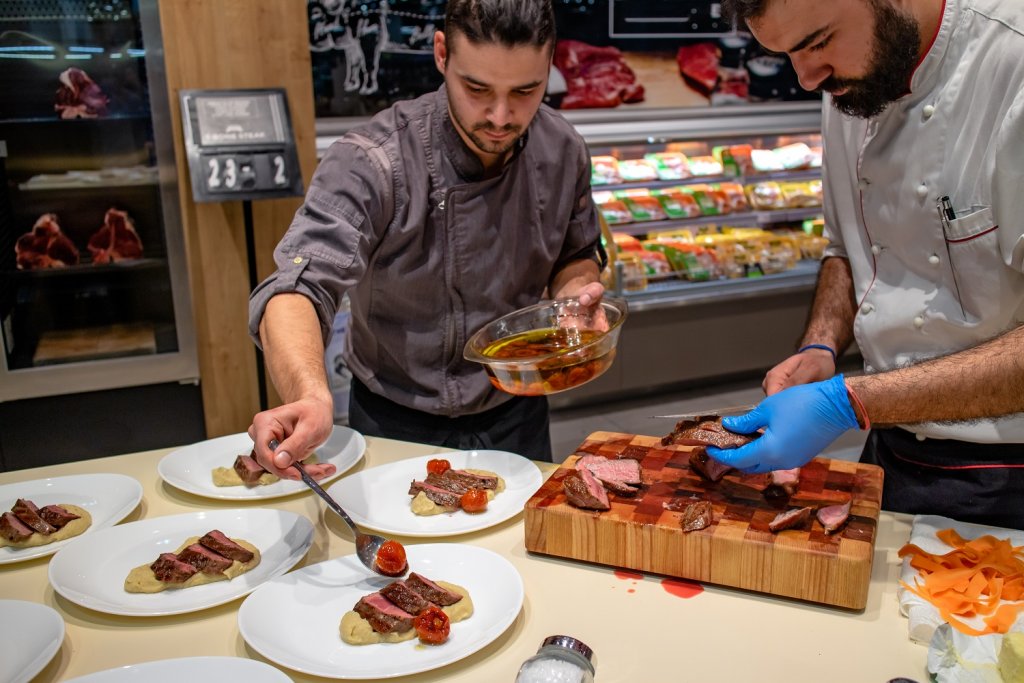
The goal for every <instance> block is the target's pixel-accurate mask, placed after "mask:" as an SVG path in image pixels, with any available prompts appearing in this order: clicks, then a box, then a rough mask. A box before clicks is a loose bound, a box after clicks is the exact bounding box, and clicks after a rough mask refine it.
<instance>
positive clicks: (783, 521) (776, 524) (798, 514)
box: [768, 507, 811, 533]
mask: <svg viewBox="0 0 1024 683" xmlns="http://www.w3.org/2000/svg"><path fill="white" fill-rule="evenodd" d="M810 518H811V508H809V507H805V508H793V509H791V510H786V511H785V512H780V513H779V514H777V515H775V519H773V520H772V521H770V522H768V528H769V529H771V530H772V532H774V533H778V532H780V531H782V530H784V529H797V528H800V527H803V526H804V525H806V524H807V520H809V519H810Z"/></svg>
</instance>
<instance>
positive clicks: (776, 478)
mask: <svg viewBox="0 0 1024 683" xmlns="http://www.w3.org/2000/svg"><path fill="white" fill-rule="evenodd" d="M799 486H800V468H799V467H795V468H793V469H791V470H772V471H771V472H769V473H768V487H767V488H766V489H765V490H764V495H766V496H768V497H769V498H787V497H789V496H792V495H793V494H794V493H796V490H797V487H799Z"/></svg>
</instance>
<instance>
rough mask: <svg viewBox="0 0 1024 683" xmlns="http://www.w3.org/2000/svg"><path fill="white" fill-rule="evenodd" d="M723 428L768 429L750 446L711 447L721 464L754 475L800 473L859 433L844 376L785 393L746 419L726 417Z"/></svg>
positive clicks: (763, 403)
mask: <svg viewBox="0 0 1024 683" xmlns="http://www.w3.org/2000/svg"><path fill="white" fill-rule="evenodd" d="M722 426H723V427H725V428H726V429H728V430H730V431H733V432H737V433H739V434H752V433H753V432H756V431H757V430H758V429H761V428H764V434H763V435H762V436H761V437H760V438H759V439H756V440H754V441H752V442H751V443H749V444H747V445H746V446H740V447H739V448H729V449H721V448H715V447H713V446H709V447H708V455H709V456H711V457H712V458H714V459H715V460H717V461H719V462H721V463H723V464H725V465H731V466H733V467H735V468H737V469H740V470H743V471H744V472H748V473H759V472H770V471H772V470H788V469H792V468H794V467H800V466H802V465H804V464H806V463H807V462H808V461H809V460H810V459H811V458H813V457H814V456H816V455H817V454H818V453H820V452H821V451H822V450H824V449H825V447H827V446H828V445H829V444H830V443H832V442H833V441H835V440H836V439H837V438H839V436H840V435H841V434H843V433H844V432H846V431H847V430H850V429H858V428H859V425H858V424H857V417H856V415H855V414H854V412H853V407H852V406H851V405H850V397H849V393H848V392H847V389H846V383H845V382H844V381H843V376H842V375H836V376H834V377H833V378H832V379H829V380H827V381H824V382H815V383H813V384H801V385H799V386H794V387H790V388H788V389H785V390H783V391H780V392H778V393H776V394H773V395H772V396H769V397H768V398H766V399H765V400H763V401H761V403H759V404H758V405H757V407H756V408H754V409H753V410H752V411H750V412H749V413H747V414H746V415H738V416H736V417H723V418H722Z"/></svg>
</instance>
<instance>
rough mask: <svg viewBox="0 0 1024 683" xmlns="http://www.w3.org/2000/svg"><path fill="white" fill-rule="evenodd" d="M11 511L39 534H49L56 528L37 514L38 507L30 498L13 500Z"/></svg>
mask: <svg viewBox="0 0 1024 683" xmlns="http://www.w3.org/2000/svg"><path fill="white" fill-rule="evenodd" d="M11 512H13V513H14V516H15V517H17V518H18V519H20V520H21V521H22V522H24V523H25V525H26V526H29V527H31V528H32V529H33V530H34V531H38V532H39V533H41V534H44V535H47V536H49V535H50V534H52V533H53V532H54V531H56V530H57V528H56V527H55V526H53V525H52V524H48V523H47V522H46V520H45V519H43V518H42V517H41V516H40V515H39V508H37V507H36V504H35V503H33V502H32V501H31V500H25V499H24V498H19V499H18V500H16V501H15V502H14V507H12V508H11Z"/></svg>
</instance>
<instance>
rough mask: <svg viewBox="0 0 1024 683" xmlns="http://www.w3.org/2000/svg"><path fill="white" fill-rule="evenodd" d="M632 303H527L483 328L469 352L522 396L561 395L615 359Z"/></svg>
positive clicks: (509, 389) (502, 386) (493, 377)
mask: <svg viewBox="0 0 1024 683" xmlns="http://www.w3.org/2000/svg"><path fill="white" fill-rule="evenodd" d="M626 313H627V307H626V302H625V301H623V300H621V299H612V298H608V297H605V298H604V299H602V300H601V304H600V307H599V308H598V307H597V306H594V307H590V309H589V310H588V307H586V306H583V305H581V304H580V302H579V299H577V298H569V299H555V300H553V301H542V302H541V303H539V304H535V305H533V306H528V307H526V308H521V309H519V310H518V311H513V312H512V313H509V314H508V315H506V316H502V317H501V318H498V319H497V320H495V321H493V322H491V323H488V324H487V325H485V326H484V327H482V328H480V329H479V330H478V331H477V332H476V334H474V335H473V336H472V337H471V338H470V339H469V341H468V342H466V348H465V351H464V353H463V357H464V358H465V359H466V360H471V361H474V362H476V363H480V364H481V365H483V366H484V370H486V371H487V376H488V378H489V379H490V380H491V384H493V385H494V386H495V387H497V388H498V389H501V390H502V391H506V392H508V393H510V394H515V395H516V396H544V395H547V394H557V393H558V392H560V391H566V390H567V389H572V388H574V387H578V386H580V385H582V384H586V383H587V382H589V381H590V380H592V379H594V378H596V377H600V376H601V375H602V374H604V372H605V370H607V369H608V368H609V367H610V366H611V364H612V361H613V360H614V359H615V347H616V345H617V344H618V342H619V331H620V330H621V329H622V323H623V321H624V320H625V319H626Z"/></svg>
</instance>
